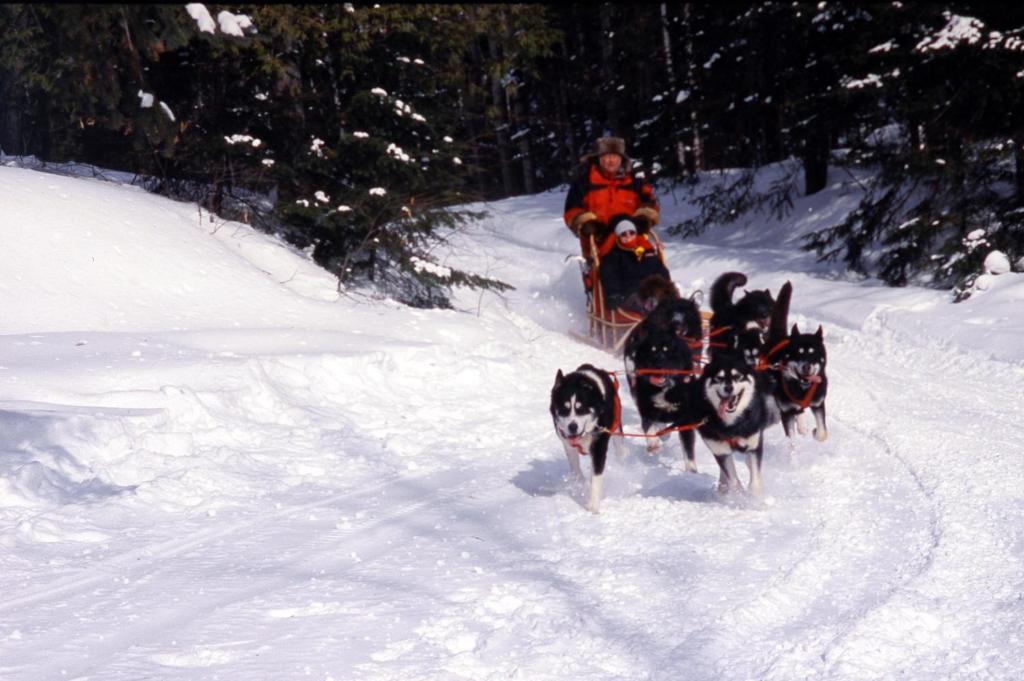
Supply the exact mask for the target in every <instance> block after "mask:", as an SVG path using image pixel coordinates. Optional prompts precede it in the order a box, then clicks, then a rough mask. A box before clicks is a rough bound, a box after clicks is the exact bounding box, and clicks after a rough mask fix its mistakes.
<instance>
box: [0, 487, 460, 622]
mask: <svg viewBox="0 0 1024 681" xmlns="http://www.w3.org/2000/svg"><path fill="white" fill-rule="evenodd" d="M434 475H436V474H423V475H421V476H416V477H408V476H402V475H398V474H393V475H391V476H389V477H388V478H387V479H385V480H384V481H383V482H380V483H378V484H376V485H374V486H372V487H368V488H364V489H359V490H350V491H347V492H342V493H339V494H334V495H331V496H329V497H325V498H323V499H318V500H316V501H312V502H309V503H306V504H302V505H300V506H293V507H289V508H285V509H281V510H279V511H275V512H273V513H270V514H266V515H264V514H259V515H256V516H254V517H252V518H250V519H247V520H245V521H242V522H238V523H235V524H233V525H230V526H229V527H226V528H224V527H220V528H216V529H213V530H209V531H206V532H200V533H198V534H197V535H195V536H192V537H190V538H188V539H181V540H178V539H174V540H168V541H164V542H161V543H158V544H153V545H149V546H145V547H142V548H138V549H134V550H132V551H128V552H126V553H122V554H119V555H116V556H111V557H109V558H106V559H104V560H102V561H101V562H99V563H97V564H95V565H91V566H89V567H88V568H85V569H86V570H88V574H79V575H73V576H68V577H66V578H64V579H61V580H59V581H58V582H56V583H54V584H50V585H47V586H46V587H41V588H30V589H26V590H25V591H24V592H23V593H20V594H15V595H13V596H10V597H8V598H5V599H3V600H0V614H3V613H6V612H9V611H11V610H14V609H18V608H24V607H27V606H33V605H36V604H38V603H41V602H46V601H49V600H55V599H57V598H61V599H66V598H67V597H68V596H70V595H73V594H75V593H77V592H82V591H85V590H86V589H89V588H92V587H95V586H97V585H100V584H107V583H109V582H110V581H111V580H113V579H116V578H122V577H125V576H126V575H129V576H131V577H132V578H133V581H135V582H137V581H138V580H139V579H140V578H141V577H143V576H145V575H146V574H148V573H151V572H156V571H157V570H159V569H163V568H164V567H165V563H166V561H167V560H168V559H172V558H176V557H178V556H181V555H184V554H185V553H187V552H189V551H192V550H194V549H198V548H202V547H203V546H205V545H208V544H210V543H212V542H215V541H218V540H222V539H226V538H229V537H231V536H235V535H238V534H240V533H242V532H244V531H245V530H248V529H251V528H253V527H256V526H257V525H267V524H270V523H272V522H273V521H274V520H283V519H287V518H291V517H294V516H298V515H300V514H303V513H309V512H310V511H313V510H316V509H327V508H330V507H331V506H332V505H333V504H335V503H337V502H339V501H352V500H357V499H358V498H360V497H372V496H374V495H376V494H378V493H380V492H382V491H384V490H385V489H387V488H388V487H389V486H391V485H393V484H396V483H399V482H401V483H416V482H421V481H425V480H427V479H429V478H431V477H432V476H434ZM465 482H466V481H465V480H460V481H459V483H456V484H455V485H454V486H450V487H449V488H448V489H447V490H446V491H444V490H442V491H438V490H436V489H433V488H432V489H431V490H430V491H429V492H427V493H426V494H424V495H422V496H421V497H420V498H417V499H414V500H411V501H409V502H407V503H405V504H402V505H401V506H399V507H397V508H395V509H392V510H390V511H389V512H388V513H387V514H386V515H384V516H383V517H379V518H374V519H370V520H367V521H365V522H360V523H353V524H352V526H351V528H350V529H348V530H347V531H348V533H349V534H351V535H355V534H356V533H358V532H366V531H369V530H372V529H374V528H375V527H380V526H382V525H386V524H387V523H388V522H389V521H393V520H398V519H400V518H402V517H404V516H406V515H408V514H409V513H412V512H413V511H416V510H419V509H421V508H423V507H425V506H428V505H430V504H431V503H432V502H436V501H440V500H443V499H447V498H450V497H452V496H454V495H455V494H456V493H457V492H458V491H460V489H461V484H463V483H465Z"/></svg>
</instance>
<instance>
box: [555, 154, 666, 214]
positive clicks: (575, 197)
mask: <svg viewBox="0 0 1024 681" xmlns="http://www.w3.org/2000/svg"><path fill="white" fill-rule="evenodd" d="M640 206H650V207H652V208H654V209H655V210H659V206H658V200H657V199H656V198H654V190H653V189H651V185H649V184H647V183H646V182H644V181H642V180H639V179H637V178H635V177H633V175H631V174H629V173H625V174H623V175H622V176H621V177H613V178H609V177H606V176H605V175H604V173H602V172H601V170H600V168H599V167H598V165H597V164H596V163H591V164H590V167H589V168H588V169H587V170H586V171H585V172H584V173H583V174H582V175H581V177H579V178H578V179H577V180H576V181H575V182H573V183H572V185H571V186H570V187H569V195H568V196H566V197H565V216H564V217H565V224H566V225H567V226H568V225H571V224H572V220H573V218H575V217H576V216H577V215H579V214H580V213H583V212H586V211H590V212H591V213H593V214H594V215H596V216H597V219H598V220H599V221H600V222H601V223H602V224H604V225H607V224H608V221H609V220H611V219H612V218H613V217H614V216H616V215H632V214H633V213H634V212H635V211H636V209H637V208H639V207H640Z"/></svg>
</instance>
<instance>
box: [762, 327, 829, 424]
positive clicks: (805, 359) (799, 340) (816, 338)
mask: <svg viewBox="0 0 1024 681" xmlns="http://www.w3.org/2000/svg"><path fill="white" fill-rule="evenodd" d="M772 354H773V355H774V356H773V357H772V358H770V361H772V362H773V364H774V366H775V367H776V369H775V383H776V385H775V388H774V393H775V404H776V406H777V407H778V410H779V416H780V417H781V419H782V428H783V429H784V430H785V431H786V437H793V427H794V425H795V426H796V430H797V432H799V433H800V434H801V435H803V434H804V433H806V432H807V430H806V428H805V427H804V424H803V421H802V420H801V418H800V417H801V416H802V415H803V413H804V411H805V410H806V409H807V408H808V407H809V408H810V410H811V413H812V414H813V415H814V424H815V428H814V439H815V440H817V441H818V442H824V441H825V440H827V439H828V426H827V425H826V423H825V397H827V396H828V376H827V375H826V374H825V365H826V363H827V361H828V357H827V353H826V352H825V335H824V332H823V331H822V328H821V326H819V327H818V330H817V331H816V332H815V333H800V329H799V328H797V325H796V324H794V325H793V329H792V331H790V334H789V337H788V338H786V339H785V341H783V343H782V344H781V347H780V348H779V350H778V351H777V352H775V353H772Z"/></svg>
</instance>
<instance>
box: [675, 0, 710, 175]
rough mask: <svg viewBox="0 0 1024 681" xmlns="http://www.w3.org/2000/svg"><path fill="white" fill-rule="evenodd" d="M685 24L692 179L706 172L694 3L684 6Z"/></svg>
mask: <svg viewBox="0 0 1024 681" xmlns="http://www.w3.org/2000/svg"><path fill="white" fill-rule="evenodd" d="M683 22H684V23H685V24H686V89H687V91H688V92H689V93H690V96H689V100H688V106H689V108H690V130H691V131H692V134H693V137H692V139H691V141H690V149H689V154H687V158H686V172H687V174H688V175H689V176H690V177H696V175H697V173H698V172H699V171H701V170H704V167H705V164H704V140H703V138H702V137H701V134H700V117H699V116H698V114H697V102H696V93H697V64H696V62H695V59H696V56H695V55H694V52H695V49H694V46H693V3H689V2H688V3H686V4H685V5H683ZM677 98H678V96H677Z"/></svg>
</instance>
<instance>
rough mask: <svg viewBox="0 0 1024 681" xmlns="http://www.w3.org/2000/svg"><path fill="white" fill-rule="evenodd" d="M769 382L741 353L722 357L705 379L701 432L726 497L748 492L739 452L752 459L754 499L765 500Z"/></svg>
mask: <svg viewBox="0 0 1024 681" xmlns="http://www.w3.org/2000/svg"><path fill="white" fill-rule="evenodd" d="M765 380H766V379H765V376H764V372H759V371H757V369H756V368H755V367H752V366H751V365H750V364H749V363H747V361H746V360H745V359H744V358H743V357H742V356H741V355H740V354H739V353H736V352H721V351H720V352H717V353H716V354H715V356H714V357H713V358H712V359H711V362H710V363H708V364H707V366H705V367H704V371H703V373H702V374H701V378H700V383H699V388H698V398H699V399H700V404H701V416H702V419H703V422H702V424H701V425H700V427H699V431H700V435H701V437H702V438H703V440H704V443H705V444H706V445H707V446H708V449H710V450H711V453H712V454H713V455H714V456H715V461H716V462H718V468H719V477H718V491H719V492H720V493H723V494H725V493H728V492H732V491H739V490H742V489H743V486H742V485H741V484H740V481H739V478H738V477H737V475H736V464H735V462H734V461H733V454H734V453H735V452H740V453H744V454H746V455H747V466H748V467H749V468H750V482H749V484H748V489H749V491H750V493H751V494H754V495H756V496H760V495H761V494H762V493H763V491H764V484H763V482H762V479H761V459H762V457H763V453H764V437H763V435H764V429H765V428H766V427H767V426H768V425H769V423H770V422H771V412H770V410H769V407H768V402H769V400H770V399H771V394H770V392H769V391H768V389H767V385H766V383H765Z"/></svg>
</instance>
